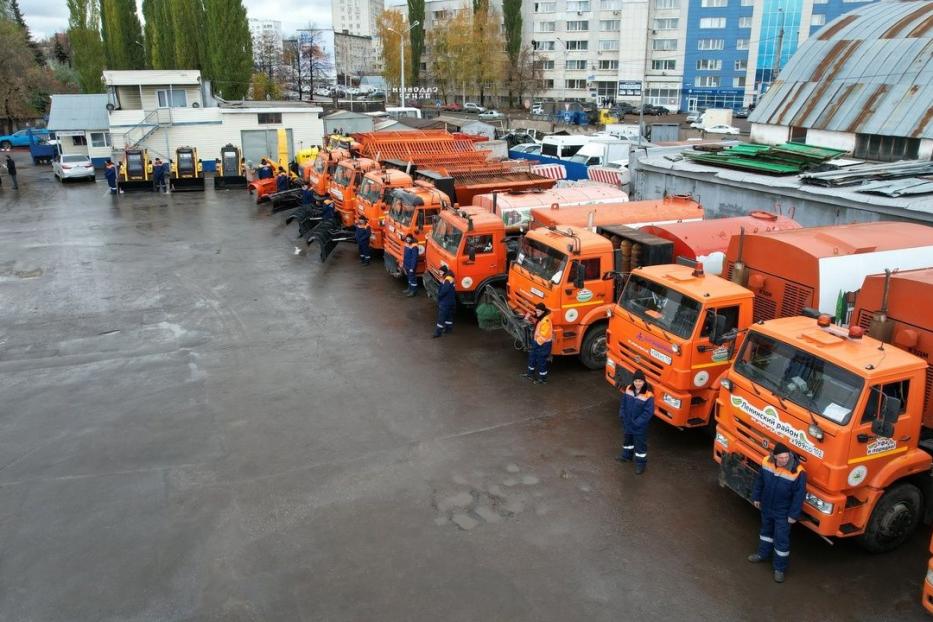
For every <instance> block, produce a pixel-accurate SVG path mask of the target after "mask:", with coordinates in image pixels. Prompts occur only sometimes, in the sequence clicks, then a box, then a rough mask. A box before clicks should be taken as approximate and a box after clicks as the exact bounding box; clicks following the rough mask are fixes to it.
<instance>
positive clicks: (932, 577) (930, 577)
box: [927, 570, 933, 585]
mask: <svg viewBox="0 0 933 622" xmlns="http://www.w3.org/2000/svg"><path fill="white" fill-rule="evenodd" d="M927 583H929V584H930V585H933V570H927Z"/></svg>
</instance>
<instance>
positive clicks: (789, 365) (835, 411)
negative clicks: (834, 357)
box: [735, 332, 864, 424]
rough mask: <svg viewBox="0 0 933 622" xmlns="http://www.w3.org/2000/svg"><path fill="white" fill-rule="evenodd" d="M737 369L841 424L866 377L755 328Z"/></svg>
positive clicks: (744, 348) (852, 405)
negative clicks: (755, 330)
mask: <svg viewBox="0 0 933 622" xmlns="http://www.w3.org/2000/svg"><path fill="white" fill-rule="evenodd" d="M735 371H736V372H738V373H739V374H741V375H742V376H745V377H746V378H748V379H749V380H751V381H752V382H756V383H758V384H760V385H761V386H763V387H764V388H766V389H768V390H769V391H771V392H772V393H774V395H775V396H777V397H778V399H779V400H781V399H785V400H788V401H791V402H793V403H795V404H797V405H798V406H801V407H803V408H806V409H807V410H809V411H810V412H812V413H814V414H816V415H819V416H820V417H823V418H825V419H829V420H830V421H834V422H835V423H838V424H845V423H846V422H847V421H848V420H849V417H851V415H852V411H853V410H854V409H855V403H856V402H857V401H858V398H859V395H861V393H862V387H863V386H864V381H863V380H862V379H861V378H859V377H858V376H856V375H855V374H853V373H852V372H850V371H847V370H845V369H843V368H841V367H839V366H838V365H834V364H833V363H830V362H828V361H824V360H823V359H821V358H819V357H817V356H814V355H813V354H810V353H809V352H804V351H803V350H800V349H798V348H795V347H794V346H792V345H790V344H788V343H784V342H783V341H778V340H777V339H774V338H772V337H768V336H767V335H762V334H761V333H755V332H752V333H751V334H749V336H748V338H747V339H746V340H745V343H744V344H743V346H742V352H741V353H740V354H739V356H738V358H736V361H735Z"/></svg>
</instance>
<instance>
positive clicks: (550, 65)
mask: <svg viewBox="0 0 933 622" xmlns="http://www.w3.org/2000/svg"><path fill="white" fill-rule="evenodd" d="M535 69H543V70H548V69H554V61H552V60H536V61H535Z"/></svg>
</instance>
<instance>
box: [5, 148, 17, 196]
mask: <svg viewBox="0 0 933 622" xmlns="http://www.w3.org/2000/svg"><path fill="white" fill-rule="evenodd" d="M6 172H7V174H8V175H9V176H10V181H12V182H13V190H19V184H17V183H16V162H14V161H13V158H11V157H10V156H9V155H8V156H7V157H6Z"/></svg>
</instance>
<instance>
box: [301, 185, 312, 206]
mask: <svg viewBox="0 0 933 622" xmlns="http://www.w3.org/2000/svg"><path fill="white" fill-rule="evenodd" d="M312 203H314V192H313V191H312V190H311V184H309V183H308V182H305V183H303V184H302V185H301V206H302V207H304V208H309V207H311V204H312Z"/></svg>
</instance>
